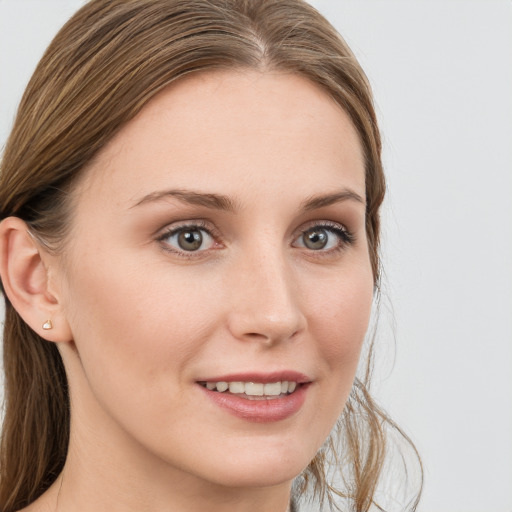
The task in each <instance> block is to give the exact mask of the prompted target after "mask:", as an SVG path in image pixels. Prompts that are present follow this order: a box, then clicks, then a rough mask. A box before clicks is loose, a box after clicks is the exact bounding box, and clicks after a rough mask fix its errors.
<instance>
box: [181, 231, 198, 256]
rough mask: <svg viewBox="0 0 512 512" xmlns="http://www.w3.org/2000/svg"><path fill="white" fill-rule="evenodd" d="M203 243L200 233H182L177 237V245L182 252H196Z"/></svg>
mask: <svg viewBox="0 0 512 512" xmlns="http://www.w3.org/2000/svg"><path fill="white" fill-rule="evenodd" d="M202 243H203V235H202V234H201V232H200V231H198V230H197V229H196V230H193V231H192V230H191V231H182V232H181V233H180V234H179V236H178V245H179V246H180V247H181V248H182V249H183V250H184V251H196V250H197V249H199V247H201V244H202Z"/></svg>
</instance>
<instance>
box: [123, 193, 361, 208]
mask: <svg viewBox="0 0 512 512" xmlns="http://www.w3.org/2000/svg"><path fill="white" fill-rule="evenodd" d="M169 197H173V198H176V199H178V200H179V201H182V202H184V203H189V204H193V205H199V206H205V207H206V208H211V209H213V210H222V211H227V212H232V213H234V212H236V211H238V210H240V205H239V204H238V203H237V202H236V201H234V200H233V199H231V198H230V197H228V196H226V195H223V194H213V193H207V192H196V191H193V190H181V189H173V190H161V191H158V192H152V193H151V194H147V195H145V196H144V197H143V198H142V199H140V200H139V201H137V202H136V203H135V204H134V205H133V206H131V207H130V209H131V208H135V207H137V206H140V205H143V204H147V203H152V202H156V201H161V200H163V199H167V198H169ZM344 201H356V202H358V203H361V204H362V205H365V204H366V201H365V200H364V199H363V198H362V197H361V196H360V195H359V194H357V193H356V192H354V191H353V190H350V189H343V190H341V191H340V192H334V193H332V194H318V195H315V196H311V197H309V198H307V199H305V200H304V201H303V202H302V203H301V205H300V208H299V209H300V210H302V211H311V210H316V209H318V208H325V207H326V206H330V205H333V204H336V203H342V202H344Z"/></svg>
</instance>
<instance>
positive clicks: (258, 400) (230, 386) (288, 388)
mask: <svg viewBox="0 0 512 512" xmlns="http://www.w3.org/2000/svg"><path fill="white" fill-rule="evenodd" d="M197 384H199V385H200V386H201V388H202V390H203V392H204V393H205V394H206V396H207V397H208V398H209V399H210V400H211V401H212V402H213V403H214V404H216V405H217V406H219V407H220V408H222V409H223V410H226V411H227V412H229V413H231V414H232V415H234V416H237V417H238V418H241V419H243V420H247V421H252V422H257V423H268V422H273V421H281V420H284V419H286V418H288V417H290V416H292V415H294V414H295V413H297V412H298V411H299V410H300V408H301V407H302V405H303V403H304V401H305V399H306V395H307V389H308V388H309V385H310V384H311V380H310V379H309V378H308V377H307V376H305V375H304V374H301V373H298V372H293V371H287V372H278V373H272V374H257V373H250V374H247V373H245V374H231V375H224V376H219V377H210V378H208V379H204V380H200V381H197Z"/></svg>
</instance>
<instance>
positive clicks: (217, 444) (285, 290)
mask: <svg viewBox="0 0 512 512" xmlns="http://www.w3.org/2000/svg"><path fill="white" fill-rule="evenodd" d="M168 190H180V191H183V190H188V191H190V190H193V191H194V192H197V193H199V194H219V195H223V196H226V198H227V199H229V202H230V206H231V207H232V211H227V210H221V209H218V208H213V207H211V206H212V205H209V206H208V205H204V204H191V203H190V202H188V201H186V200H184V199H183V197H182V198H181V199H180V198H179V197H175V196H164V197H160V198H158V199H155V193H159V192H161V191H168ZM339 193H342V194H344V195H342V196H341V198H340V197H339V198H338V199H339V200H338V201H335V202H333V203H332V204H328V205H324V206H321V205H319V204H316V205H314V204H313V205H310V206H311V208H310V209H308V210H304V209H303V205H304V203H305V202H307V201H308V200H310V199H311V198H312V197H315V196H331V195H333V194H339ZM357 196H359V198H360V200H359V199H358V198H357ZM144 198H145V199H144ZM72 200H73V204H74V213H73V218H72V219H71V223H72V230H71V235H70V238H69V240H67V242H66V247H65V250H64V252H63V253H61V254H59V255H53V256H52V255H49V254H47V253H46V252H45V251H44V250H43V249H42V248H41V247H38V248H37V255H38V257H39V258H40V265H39V267H37V268H39V270H38V272H39V274H37V275H36V274H35V270H34V268H36V265H35V264H32V265H26V269H25V270H24V271H25V273H26V274H27V275H26V276H25V278H24V279H22V278H20V279H18V281H19V283H22V282H25V283H26V282H30V280H31V279H32V280H33V282H34V283H35V284H34V285H33V286H32V288H33V290H32V291H31V293H32V295H33V296H37V297H38V299H37V301H36V300H35V299H34V301H33V303H32V304H31V307H30V308H28V307H25V309H24V306H23V305H19V304H18V305H19V310H21V311H22V314H24V317H25V319H26V321H28V322H29V323H30V324H31V325H33V326H34V328H35V329H36V330H37V331H38V332H40V333H41V334H42V335H43V336H45V337H46V339H48V340H49V341H52V342H57V343H58V346H59V350H60V352H61V354H62V356H63V359H64V363H65V366H66V371H67V374H68V378H69V383H70V390H71V404H72V425H71V441H70V446H69V455H68V459H67V462H66V465H65V468H64V471H63V473H62V475H61V476H60V477H59V478H58V479H57V481H56V483H55V484H54V486H52V488H51V489H50V490H49V491H47V493H45V494H44V495H43V496H42V497H41V498H40V499H39V500H37V501H36V502H35V503H34V504H33V505H32V506H30V507H28V508H27V509H26V510H28V511H32V512H33V511H38V510H40V511H46V510H52V511H53V510H63V511H64V510H65V511H67V512H73V511H75V510H77V511H78V510H80V511H93V510H94V511H103V510H105V511H107V510H108V511H140V510H151V511H162V512H167V511H168V512H171V511H173V512H192V511H194V512H199V511H204V510H209V511H212V512H215V511H228V510H230V511H231V510H234V509H236V510H237V511H244V512H251V511H261V510H272V511H283V512H284V511H285V510H286V509H287V506H288V501H289V493H290V488H291V482H292V479H293V478H294V477H295V476H297V475H298V474H300V473H301V471H302V470H303V469H304V468H305V467H306V466H307V465H308V464H309V462H310V461H311V459H312V458H313V457H314V456H315V453H316V452H317V451H318V449H319V448H320V446H321V445H322V444H323V442H324V441H325V439H326V437H327V436H328V434H329V432H330V430H331V428H332V427H333V425H334V423H335V421H336V419H337V418H338V417H339V415H340V413H341V412H342V410H343V407H344V405H345V402H346V400H347V397H348V395H349V392H350V389H351V386H352V382H353V379H354V375H355V371H356V367H357V363H358V359H359V354H360V349H361V345H362V342H363V339H364V335H365V332H366V329H367V325H368V321H369V315H370V309H371V303H372V296H373V276H372V272H371V266H370V258H369V253H368V245H367V239H366V233H365V205H364V201H365V182H364V163H363V156H362V150H361V145H360V143H359V140H358V137H357V134H356V131H355V129H354V128H353V126H352V124H351V122H350V120H349V118H348V116H347V115H346V114H345V113H344V112H343V111H342V110H341V109H340V108H339V106H337V105H336V104H335V103H334V102H333V101H332V100H331V99H330V98H329V97H328V95H327V94H326V93H325V92H323V91H322V90H321V89H319V88H318V87H317V86H315V85H313V84H311V83H310V82H308V81H307V80H306V79H304V78H301V77H298V76H294V75H290V74H283V73H270V72H266V73H259V72H252V71H244V72H234V71H229V72H227V71H224V72H210V73H205V74H201V75H193V76H191V77H189V78H187V79H184V80H181V81H179V82H177V83H176V84H174V85H172V86H170V87H168V88H167V89H166V90H164V91H163V92H162V93H160V94H159V95H158V96H157V97H155V98H154V99H153V100H152V101H151V102H150V103H149V104H148V105H147V106H146V107H145V108H144V109H143V110H142V111H141V113H140V114H139V115H138V116H137V117H136V118H135V119H134V120H132V121H131V122H130V123H128V124H127V125H126V126H125V127H124V128H123V129H122V130H121V132H119V133H118V134H117V135H116V137H115V138H114V139H113V140H111V141H110V143H109V144H108V145H107V147H105V148H104V149H103V150H102V152H101V153H100V154H99V155H98V157H97V158H96V159H95V161H94V163H93V164H92V165H91V166H90V167H89V168H88V169H87V170H86V171H85V172H84V174H83V176H82V177H81V179H80V181H79V182H78V184H77V186H76V187H75V189H74V191H73V198H72ZM141 201H142V202H141ZM139 203H140V204H139ZM9 222H10V223H9ZM198 222H199V223H200V228H201V229H206V230H208V231H210V232H211V239H210V238H209V237H208V236H207V235H206V232H204V231H203V232H202V234H203V237H204V239H206V241H207V243H204V245H203V246H201V248H200V250H197V251H189V252H186V251H184V250H183V249H180V247H179V245H178V244H177V242H176V236H174V238H173V237H167V238H164V239H161V240H158V238H162V236H164V234H165V233H166V231H168V230H169V229H174V230H176V229H177V228H179V227H183V226H184V225H187V226H189V225H190V224H197V223H198ZM326 222H327V223H329V227H328V228H327V229H325V228H324V233H326V234H327V236H328V241H329V243H328V248H327V249H320V250H318V249H311V248H308V247H307V246H305V242H304V234H303V233H304V231H306V230H307V229H309V228H311V227H314V226H317V225H325V223H326ZM331 226H337V227H340V226H341V228H343V229H345V230H348V231H349V232H350V233H351V234H352V235H353V238H354V240H353V242H351V243H349V242H347V241H345V240H344V239H343V237H342V236H340V235H339V234H337V233H336V232H335V231H334V230H333V229H332V228H331ZM341 228H340V229H341ZM6 233H7V235H6ZM3 234H4V238H5V237H6V236H10V237H11V240H12V243H11V244H10V246H9V247H10V249H9V250H8V252H9V251H10V252H9V254H8V256H7V257H6V258H5V259H6V260H7V261H11V259H14V258H15V257H16V250H17V249H16V248H17V247H21V246H23V244H25V245H27V244H29V243H32V244H33V243H34V242H33V241H32V240H31V241H27V240H25V241H24V242H23V243H22V242H21V241H20V242H19V243H17V242H16V240H18V239H20V240H21V239H22V238H23V235H22V229H21V228H20V226H19V225H18V224H17V223H16V220H12V219H11V221H9V220H8V221H4V225H3ZM33 257H34V258H37V257H36V256H35V253H34V256H33ZM7 266H8V264H4V268H6V267H7ZM42 269H44V270H42ZM12 272H13V274H14V271H12ZM19 272H22V270H20V271H19ZM30 272H32V274H30ZM43 274H44V278H43V277H42V276H43ZM13 281H14V280H13ZM12 286H13V287H15V285H12ZM19 286H21V284H19ZM43 292H44V296H43V295H41V294H43ZM11 293H12V295H13V296H15V295H16V291H15V290H14V291H12V292H11ZM38 294H39V295H38ZM41 297H43V298H41ZM26 302H30V300H29V299H27V301H26ZM47 317H51V318H52V320H53V323H54V329H53V330H52V331H41V324H42V323H43V322H44V321H45V320H46V318H47ZM280 370H295V371H298V372H301V373H303V374H305V375H307V376H308V378H309V379H310V381H311V384H310V385H309V387H308V389H307V391H306V399H305V402H304V404H303V406H302V407H301V408H300V410H299V411H297V412H296V413H295V414H293V415H292V416H291V417H288V418H286V419H284V420H281V421H275V422H269V423H258V422H251V421H247V420H244V419H241V418H238V417H236V416H233V415H232V414H230V413H229V412H227V411H225V410H224V409H222V408H220V407H218V406H217V405H216V404H215V403H213V402H212V401H211V400H209V399H208V398H207V397H206V396H205V393H204V390H203V389H202V388H201V387H200V386H199V385H198V384H197V381H198V380H200V379H202V378H205V377H206V376H214V375H224V374H229V373H234V372H244V371H258V372H270V371H280Z"/></svg>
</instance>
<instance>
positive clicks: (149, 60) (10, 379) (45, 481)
mask: <svg viewBox="0 0 512 512" xmlns="http://www.w3.org/2000/svg"><path fill="white" fill-rule="evenodd" d="M235 68H251V69H258V70H261V71H266V70H276V69H277V70H283V71H287V72H291V73H296V74H300V75H302V76H304V77H307V78H308V79H309V80H311V81H312V82H314V83H316V84H317V85H319V86H320V87H322V88H323V89H324V90H325V91H326V93H327V94H329V95H330V96H331V97H332V98H333V100H334V101H335V102H336V103H338V104H339V105H340V107H341V108H343V109H344V110H345V111H346V112H347V114H348V115H349V116H350V118H351V120H352V123H353V124H354V126H355V128H356V130H357V132H358V134H359V138H360V141H361V144H362V147H363V151H364V155H365V159H366V160H365V165H366V197H367V208H366V231H367V237H368V243H369V249H370V255H371V265H372V269H373V275H374V281H375V289H376V294H377V295H378V285H379V275H380V263H379V255H378V249H379V233H380V221H379V208H380V206H381V203H382V201H383V198H384V192H385V182H384V175H383V171H382V163H381V140H380V135H379V130H378V127H377V122H376V116H375V112H374V108H373V103H372V95H371V91H370V87H369V85H368V81H367V79H366V77H365V75H364V73H363V71H362V70H361V68H360V66H359V64H358V62H357V60H356V59H355V57H354V55H353V54H352V52H351V51H350V49H349V48H348V46H347V45H346V44H345V42H344V41H343V40H342V39H341V37H340V36H339V35H338V33H337V32H336V31H335V30H334V28H333V27H332V26H331V25H330V24H329V23H328V22H327V21H326V20H325V19H324V18H323V17H322V16H321V15H320V14H319V13H318V12H317V11H316V10H315V9H313V8H312V7H311V6H309V5H308V4H306V3H305V2H303V1H301V0H92V1H90V2H89V3H88V4H86V5H85V6H84V7H83V8H82V9H80V10H79V11H78V12H77V13H76V14H75V15H74V16H73V17H72V18H71V20H70V21H68V23H67V24H66V25H65V26H64V27H63V28H62V29H61V31H60V32H59V33H58V34H57V36H56V37H55V39H54V40H53V42H52V43H51V44H50V46H49V48H48V49H47V51H46V53H45V54H44V56H43V58H42V59H41V61H40V63H39V65H38V67H37V69H36V71H35V73H34V75H33V77H32V79H31V81H30V83H29V85H28V87H27V89H26V91H25V94H24V96H23V99H22V101H21V104H20V107H19V110H18V114H17V117H16V121H15V124H14V127H13V130H12V132H11V135H10V137H9V139H8V142H7V145H6V148H5V152H4V156H3V160H2V163H1V168H0V220H1V219H3V218H5V217H8V216H17V217H20V218H21V219H23V220H24V221H25V222H27V224H28V226H29V227H30V230H31V232H32V233H33V234H34V235H35V236H37V238H38V239H39V240H40V241H41V242H42V243H44V244H45V246H46V247H47V248H48V249H49V250H53V251H59V250H61V249H62V247H63V244H64V242H65V240H66V237H67V235H68V229H69V223H67V222H66V220H67V219H69V218H70V216H69V212H70V211H71V208H72V205H71V204H69V201H68V196H69V190H70V187H72V185H73V183H74V182H75V180H76V178H77V176H78V175H79V174H80V171H81V170H82V169H83V168H84V167H85V166H86V165H87V164H88V163H90V162H91V160H92V159H93V157H94V156H95V155H96V154H97V153H98V152H99V151H100V150H101V149H102V148H103V147H104V146H105V145H106V143H107V142H108V141H109V140H110V139H111V138H112V137H113V135H114V134H115V133H116V132H117V131H118V130H119V129H120V128H121V127H122V126H123V125H124V124H125V123H127V122H128V121H129V120H130V119H132V118H133V117H134V116H135V115H136V114H137V113H138V112H139V111H140V109H141V108H142V107H143V106H144V105H145V104H146V103H147V102H148V101H150V100H151V98H152V97H154V96H155V94H157V93H158V92H159V91H160V90H162V89H163V88H164V87H166V86H167V85H169V84H170V83H171V82H173V81H175V80H178V79H179V78H180V77H183V76H185V75H187V74H190V73H197V72H201V71H207V70H212V69H235ZM5 300H6V318H5V327H4V368H5V418H4V425H3V433H2V441H1V447H0V509H1V510H2V511H3V512H14V511H15V510H18V509H19V508H22V507H24V506H26V505H28V504H30V503H31V502H33V501H34V500H35V499H36V498H37V497H38V496H40V495H41V494H42V493H43V492H44V491H45V490H46V489H47V488H48V487H49V486H50V485H51V483H52V482H53V481H54V480H55V479H56V477H57V476H58V475H59V473H60V472H61V470H62V468H63V465H64V462H65V458H66V453H67V446H68V441H69V422H70V412H69V396H68V391H67V380H66V374H65V370H64V367H63V364H62V360H61V358H60V355H59V353H58V351H57V349H56V347H55V344H53V343H49V342H47V341H45V340H44V339H42V338H40V337H39V336H38V335H37V334H35V333H34V332H33V331H32V330H31V329H30V328H29V327H28V326H27V325H26V324H25V322H24V321H23V320H22V319H21V318H20V316H19V315H18V314H17V312H16V311H15V310H14V308H13V307H12V305H11V304H10V303H9V300H8V299H7V298H6V299H5ZM371 353H372V350H371V346H370V359H371ZM367 368H368V369H367V371H366V375H365V376H363V377H362V378H361V379H358V380H356V382H355V384H354V388H353V391H352V393H351V397H350V399H349V402H348V403H347V406H346V408H345V410H344V413H343V415H342V417H341V418H340V421H339V424H338V431H339V434H340V436H341V443H340V446H341V449H342V453H339V454H337V455H336V457H337V459H336V460H337V461H338V462H337V463H338V464H339V465H340V466H342V467H343V471H342V475H343V479H342V481H343V482H344V486H343V489H335V488H334V486H333V485H331V484H329V483H327V478H326V469H325V466H326V458H327V455H326V454H327V452H328V447H329V446H328V445H329V444H330V445H331V448H332V449H333V450H334V449H335V446H334V445H335V442H334V438H330V440H329V441H328V443H327V446H326V448H325V449H323V450H322V451H321V452H319V454H318V455H317V456H316V457H315V459H314V460H313V461H312V462H311V464H310V465H309V467H308V469H307V470H306V472H305V473H304V474H303V475H302V477H301V479H300V480H299V484H298V486H297V487H298V492H299V494H300V493H303V492H305V491H306V490H308V489H313V491H314V492H316V493H317V494H318V495H319V496H323V497H327V499H328V500H329V501H330V500H331V498H332V495H333V493H334V494H338V495H339V496H344V497H346V498H347V499H348V500H349V501H350V503H351V508H352V509H353V510H356V511H358V512H359V511H361V512H362V511H367V510H368V509H369V508H370V506H371V505H372V503H373V502H374V493H375V489H376V486H377V483H378V480H379V475H380V473H381V470H382V467H383V463H384V460H385V455H386V435H385V430H386V425H388V426H389V425H391V426H392V427H396V426H395V425H394V424H393V423H392V422H391V420H390V419H389V418H388V417H387V416H386V414H385V413H384V412H383V411H381V410H380V409H379V408H378V407H377V406H376V404H375V403H374V401H373V400H372V398H371V396H370V394H369V392H368V388H369V381H370V374H371V360H370V361H369V363H368V367H367ZM405 439H406V441H408V439H407V438H405ZM331 451H332V450H331ZM333 453H335V452H333ZM416 503H417V499H416V500H414V502H413V503H412V504H411V505H410V507H411V509H414V508H415V507H416Z"/></svg>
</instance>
